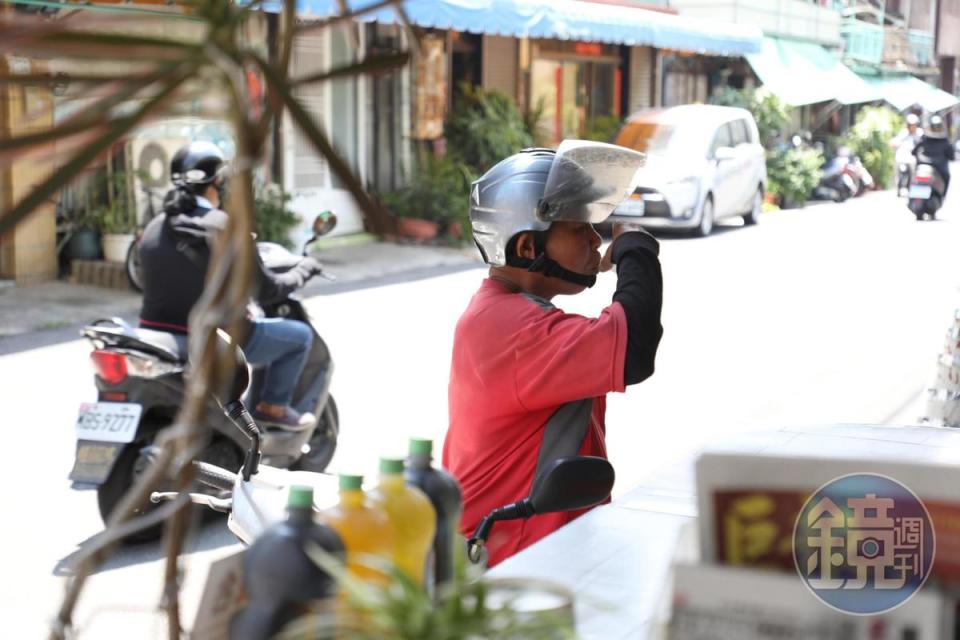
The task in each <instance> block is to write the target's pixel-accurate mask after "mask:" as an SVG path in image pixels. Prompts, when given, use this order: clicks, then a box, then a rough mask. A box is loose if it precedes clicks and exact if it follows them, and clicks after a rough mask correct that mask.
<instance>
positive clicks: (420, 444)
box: [410, 438, 433, 456]
mask: <svg viewBox="0 0 960 640" xmlns="http://www.w3.org/2000/svg"><path fill="white" fill-rule="evenodd" d="M410 455H412V456H430V455H433V440H424V439H421V438H410Z"/></svg>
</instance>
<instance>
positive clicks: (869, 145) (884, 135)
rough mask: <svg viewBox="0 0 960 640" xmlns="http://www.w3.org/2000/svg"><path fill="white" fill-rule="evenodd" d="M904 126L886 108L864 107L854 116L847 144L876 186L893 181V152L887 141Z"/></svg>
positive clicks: (900, 118)
mask: <svg viewBox="0 0 960 640" xmlns="http://www.w3.org/2000/svg"><path fill="white" fill-rule="evenodd" d="M903 126H904V122H903V118H902V117H900V114H898V113H897V112H896V111H893V110H892V109H889V108H887V107H865V108H863V109H861V110H860V113H858V114H857V122H856V124H854V125H853V128H852V129H850V134H849V135H848V137H847V145H848V146H849V147H850V148H851V149H852V150H853V152H854V153H855V154H857V155H858V156H860V161H861V162H863V166H864V167H866V169H867V171H869V172H870V175H871V176H873V181H874V182H875V183H876V184H877V186H878V187H881V188H883V187H888V186H890V181H891V180H892V179H893V162H894V155H895V152H894V150H893V149H892V148H891V147H890V140H892V139H893V137H894V136H895V135H896V134H897V132H899V131H900V130H901V129H902V128H903Z"/></svg>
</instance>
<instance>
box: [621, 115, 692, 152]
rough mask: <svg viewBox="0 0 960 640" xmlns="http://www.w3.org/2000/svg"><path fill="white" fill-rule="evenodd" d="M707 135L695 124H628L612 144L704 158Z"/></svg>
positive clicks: (639, 149) (641, 122) (638, 149)
mask: <svg viewBox="0 0 960 640" xmlns="http://www.w3.org/2000/svg"><path fill="white" fill-rule="evenodd" d="M709 143H710V136H709V135H707V134H706V133H704V128H703V127H699V126H696V125H675V124H665V123H662V122H651V121H642V120H640V121H634V122H628V123H627V124H626V125H625V126H624V127H623V129H621V130H620V133H619V134H618V135H617V139H616V144H618V145H620V146H622V147H627V148H629V149H636V150H637V151H642V152H644V153H653V154H665V155H675V154H691V153H696V154H700V155H704V154H706V152H707V146H708V145H709Z"/></svg>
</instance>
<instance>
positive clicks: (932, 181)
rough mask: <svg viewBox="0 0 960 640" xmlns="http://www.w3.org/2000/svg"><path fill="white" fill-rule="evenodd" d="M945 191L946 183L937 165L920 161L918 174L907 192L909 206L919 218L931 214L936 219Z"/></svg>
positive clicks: (931, 217)
mask: <svg viewBox="0 0 960 640" xmlns="http://www.w3.org/2000/svg"><path fill="white" fill-rule="evenodd" d="M945 193H946V183H945V182H944V179H943V176H942V175H940V172H939V171H937V169H936V167H934V166H933V165H932V164H928V163H926V162H919V161H918V162H917V170H916V174H915V175H914V176H913V180H912V181H911V182H910V190H909V192H908V193H907V208H909V209H910V211H911V212H912V213H913V215H915V216H916V217H917V220H923V219H924V217H926V216H930V219H931V220H933V219H935V218H936V217H937V211H939V210H940V207H941V206H943V196H944V194H945Z"/></svg>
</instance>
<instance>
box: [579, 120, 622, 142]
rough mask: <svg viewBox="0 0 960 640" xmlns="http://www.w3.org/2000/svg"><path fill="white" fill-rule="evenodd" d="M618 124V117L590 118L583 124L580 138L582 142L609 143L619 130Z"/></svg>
mask: <svg viewBox="0 0 960 640" xmlns="http://www.w3.org/2000/svg"><path fill="white" fill-rule="evenodd" d="M620 122H621V121H620V117H619V116H613V115H609V116H597V117H595V118H590V119H588V120H587V121H586V122H585V123H584V124H583V129H582V130H581V131H580V137H581V138H582V139H583V140H596V141H598V142H610V141H611V140H613V136H614V135H616V133H617V130H618V129H619V128H620Z"/></svg>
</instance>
